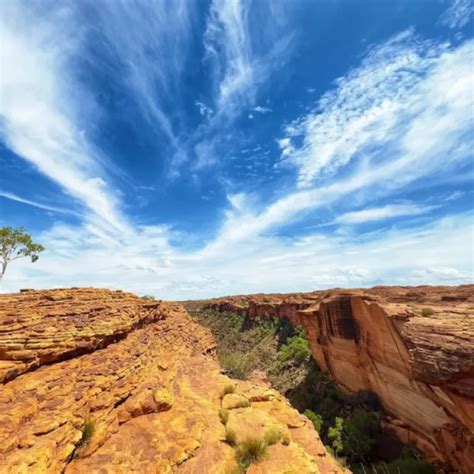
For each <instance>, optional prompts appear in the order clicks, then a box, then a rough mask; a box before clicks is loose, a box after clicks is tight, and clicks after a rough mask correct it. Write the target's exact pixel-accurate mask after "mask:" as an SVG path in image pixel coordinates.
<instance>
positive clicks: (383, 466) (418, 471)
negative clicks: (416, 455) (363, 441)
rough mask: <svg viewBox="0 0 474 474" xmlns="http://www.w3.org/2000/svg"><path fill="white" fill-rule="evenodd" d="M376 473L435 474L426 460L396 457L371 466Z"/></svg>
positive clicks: (434, 470)
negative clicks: (387, 461) (393, 459)
mask: <svg viewBox="0 0 474 474" xmlns="http://www.w3.org/2000/svg"><path fill="white" fill-rule="evenodd" d="M373 472H374V473H376V474H436V469H435V468H434V467H433V466H432V465H431V464H430V463H429V462H426V461H421V460H418V459H396V460H395V461H391V462H389V463H385V462H382V463H377V464H375V465H374V466H373Z"/></svg>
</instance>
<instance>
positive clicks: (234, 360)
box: [219, 352, 255, 379]
mask: <svg viewBox="0 0 474 474" xmlns="http://www.w3.org/2000/svg"><path fill="white" fill-rule="evenodd" d="M219 360H220V363H221V365H222V367H223V368H224V369H225V370H226V371H227V372H228V373H229V374H230V375H231V376H232V377H235V378H237V379H245V378H247V377H248V375H249V374H250V372H252V370H253V369H254V367H255V358H254V356H253V355H252V354H245V353H243V352H225V353H223V354H220V355H219Z"/></svg>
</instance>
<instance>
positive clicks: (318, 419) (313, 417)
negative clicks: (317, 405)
mask: <svg viewBox="0 0 474 474" xmlns="http://www.w3.org/2000/svg"><path fill="white" fill-rule="evenodd" d="M303 414H304V416H306V418H309V420H310V421H311V422H312V423H313V425H314V429H315V430H316V431H317V432H318V433H319V432H320V431H321V428H322V427H323V423H324V420H323V417H322V416H321V415H317V414H316V413H314V411H311V410H305V411H304V413H303Z"/></svg>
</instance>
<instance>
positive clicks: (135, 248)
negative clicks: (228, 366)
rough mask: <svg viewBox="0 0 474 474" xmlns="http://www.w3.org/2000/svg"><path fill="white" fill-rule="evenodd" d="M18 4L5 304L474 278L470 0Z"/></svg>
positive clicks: (2, 200) (12, 10)
mask: <svg viewBox="0 0 474 474" xmlns="http://www.w3.org/2000/svg"><path fill="white" fill-rule="evenodd" d="M170 5H171V3H170V2H168V1H165V0H163V1H152V0H148V1H137V2H132V1H119V0H110V1H107V0H99V1H88V0H82V1H80V2H77V1H72V0H71V1H56V0H55V1H48V0H42V1H34V0H31V1H30V0H29V1H26V0H25V1H22V0H4V1H2V2H0V31H1V33H0V35H1V46H0V55H1V62H0V66H1V73H0V170H1V173H0V225H11V226H24V227H25V228H27V229H28V230H29V231H30V232H31V233H32V234H33V236H34V238H35V240H37V241H39V242H41V243H43V244H44V245H45V247H46V248H47V250H46V251H45V252H44V254H43V255H42V256H41V258H40V260H39V261H38V262H36V263H35V264H30V263H28V262H27V261H16V262H14V263H13V264H12V265H11V267H10V268H9V270H8V272H7V274H6V277H5V281H4V283H3V288H2V291H14V290H17V289H19V288H25V287H35V288H48V287H56V286H100V287H110V288H122V289H127V290H131V291H135V292H137V293H140V294H145V293H146V294H153V295H155V296H157V297H161V298H169V299H187V298H197V297H209V296H217V295H223V294H237V293H252V292H286V291H288V292H289V291H309V290H313V289H318V288H328V287H335V286H339V287H356V286H372V285H379V284H389V285H392V284H409V285H417V284H425V283H429V284H460V283H466V282H470V281H472V274H473V237H474V236H473V227H472V222H473V191H474V189H473V182H474V173H473V171H474V170H473V149H474V143H473V142H474V79H473V77H474V76H473V75H474V39H473V36H474V34H473V30H474V23H473V10H474V7H473V3H472V2H471V1H470V0H417V1H413V0H399V1H397V2H393V1H389V0H371V1H369V0H366V1H359V0H320V1H313V0H311V1H310V0H308V1H306V0H294V1H291V2H288V1H283V0H281V1H278V0H275V1H270V0H269V1H265V0H261V1H257V0H254V1H249V0H233V1H232V0H212V1H204V0H203V1H191V0H175V1H173V2H172V8H171V7H170Z"/></svg>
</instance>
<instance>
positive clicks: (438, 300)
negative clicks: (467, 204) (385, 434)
mask: <svg viewBox="0 0 474 474" xmlns="http://www.w3.org/2000/svg"><path fill="white" fill-rule="evenodd" d="M209 304H210V306H212V307H214V308H215V309H218V310H220V311H224V310H233V311H245V312H246V313H247V314H248V315H249V316H250V317H251V318H256V317H269V316H270V317H278V318H286V319H288V320H289V321H290V322H291V324H293V325H301V326H303V327H304V328H305V329H306V332H307V335H308V338H309V341H310V346H311V351H312V354H313V357H314V358H315V359H316V361H317V362H318V364H319V365H320V367H321V368H322V369H323V370H326V371H327V372H329V373H330V374H331V376H332V377H333V379H334V380H336V381H337V382H338V384H339V385H340V386H341V387H342V388H344V389H346V390H348V391H350V392H355V391H358V390H363V389H368V390H371V391H373V392H375V393H376V394H377V395H378V396H379V398H380V400H381V402H382V404H383V405H384V407H385V409H386V411H387V413H388V414H389V416H387V419H386V421H385V423H386V425H387V426H388V427H389V428H391V429H392V430H394V431H395V432H396V433H397V435H398V436H399V437H400V438H401V440H402V441H404V442H411V443H413V444H415V445H417V447H418V448H419V449H420V450H421V451H422V452H423V453H424V454H425V455H426V456H427V458H428V459H429V460H431V461H435V462H438V463H440V464H443V465H444V466H448V467H449V468H451V469H455V470H456V471H459V472H462V473H466V474H470V473H472V472H474V434H473V433H474V286H472V285H471V286H469V285H464V286H459V287H416V288H408V287H407V288H405V287H390V288H388V287H376V288H373V289H370V290H362V289H361V290H342V289H341V290H339V289H336V290H329V291H321V292H313V293H306V294H291V295H253V296H249V297H232V298H219V299H216V300H211V302H210V303H209ZM423 308H425V309H424V310H423ZM423 314H424V315H423Z"/></svg>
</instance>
